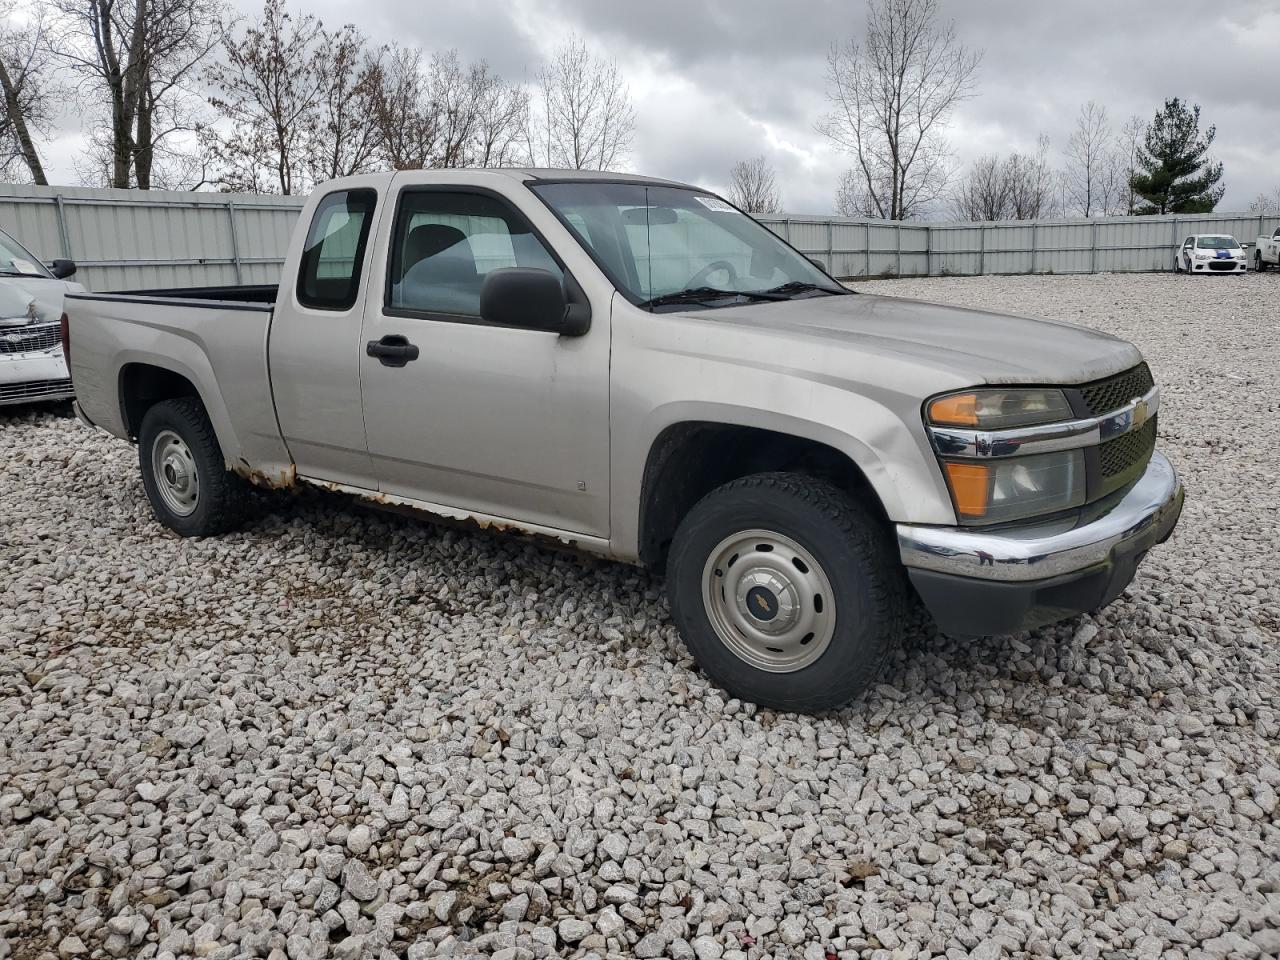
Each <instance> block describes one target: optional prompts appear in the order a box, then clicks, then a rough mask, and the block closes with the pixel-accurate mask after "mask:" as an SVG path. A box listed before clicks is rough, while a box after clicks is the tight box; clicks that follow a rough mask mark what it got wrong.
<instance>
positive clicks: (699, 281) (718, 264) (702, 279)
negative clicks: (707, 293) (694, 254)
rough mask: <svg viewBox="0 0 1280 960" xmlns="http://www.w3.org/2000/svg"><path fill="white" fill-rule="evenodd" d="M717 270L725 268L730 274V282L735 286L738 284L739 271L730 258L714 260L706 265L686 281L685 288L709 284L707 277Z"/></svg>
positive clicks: (689, 288)
mask: <svg viewBox="0 0 1280 960" xmlns="http://www.w3.org/2000/svg"><path fill="white" fill-rule="evenodd" d="M717 270H724V271H726V272H727V273H728V274H729V283H730V284H731V285H733V286H737V285H738V271H737V269H736V268H735V267H734V265H733V264H732V263H730V262H729V261H728V260H713V261H711V262H710V263H708V264H707V265H706V266H705V267H703V268H702V269H701V270H699V271H698V272H697V273H695V274H694V275H693V276H692V277H690V278H689V279H688V281H687V282H686V283H685V289H686V290H691V289H693V288H695V287H704V286H706V285H707V278H708V277H709V276H711V274H713V273H715V272H716V271H717Z"/></svg>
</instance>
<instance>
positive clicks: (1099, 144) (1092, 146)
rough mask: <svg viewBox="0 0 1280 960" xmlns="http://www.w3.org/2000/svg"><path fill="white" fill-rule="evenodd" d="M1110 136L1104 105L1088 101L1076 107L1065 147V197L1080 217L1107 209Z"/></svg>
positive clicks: (1111, 175) (1112, 179)
mask: <svg viewBox="0 0 1280 960" xmlns="http://www.w3.org/2000/svg"><path fill="white" fill-rule="evenodd" d="M1112 139H1113V138H1112V134H1111V122H1110V121H1109V120H1108V119H1107V108H1106V107H1104V106H1102V105H1101V104H1099V103H1098V102H1096V101H1094V100H1090V101H1089V102H1088V103H1086V104H1085V105H1084V106H1082V107H1081V108H1080V115H1079V117H1077V118H1076V129H1075V131H1074V132H1073V133H1072V134H1071V137H1070V139H1069V140H1067V150H1066V154H1067V169H1066V176H1067V191H1068V199H1069V200H1070V203H1071V206H1072V208H1073V209H1074V210H1075V211H1076V212H1077V213H1079V214H1080V215H1081V216H1084V217H1093V216H1097V215H1099V214H1106V213H1109V212H1110V210H1111V207H1112V203H1113V198H1112V196H1111V194H1112V192H1113V191H1114V189H1115V187H1116V179H1117V178H1116V175H1115V170H1114V164H1113V162H1112V151H1113V144H1112Z"/></svg>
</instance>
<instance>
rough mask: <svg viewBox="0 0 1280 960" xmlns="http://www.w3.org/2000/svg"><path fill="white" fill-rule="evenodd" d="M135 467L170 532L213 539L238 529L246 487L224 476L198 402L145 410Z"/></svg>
mask: <svg viewBox="0 0 1280 960" xmlns="http://www.w3.org/2000/svg"><path fill="white" fill-rule="evenodd" d="M138 464H139V466H140V467H141V468H142V486H143V487H144V489H145V490H146V491H147V499H148V500H150V501H151V510H152V512H153V513H155V516H156V519H157V520H159V521H160V522H161V523H163V524H164V525H165V526H166V527H168V528H169V529H170V530H172V531H174V533H177V534H179V535H181V536H184V537H212V536H217V535H218V534H220V533H226V532H228V531H230V530H233V529H235V528H236V527H237V526H238V525H239V523H240V521H241V516H242V511H243V508H244V505H245V502H246V499H247V493H248V490H247V487H248V485H247V484H246V483H245V481H243V480H241V479H240V478H239V477H237V476H236V475H235V474H233V473H230V472H228V471H227V468H226V462H225V461H224V460H223V458H222V448H221V447H220V446H219V445H218V438H217V436H216V435H215V434H214V432H213V424H212V423H210V422H209V416H208V414H206V413H205V410H204V405H203V404H201V403H200V401H199V400H194V399H190V398H184V399H181V400H162V401H161V402H160V403H157V404H155V405H154V406H152V407H151V408H150V409H149V410H147V412H146V414H145V415H144V416H143V418H142V427H141V429H140V430H139V431H138Z"/></svg>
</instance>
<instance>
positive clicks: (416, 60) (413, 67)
mask: <svg viewBox="0 0 1280 960" xmlns="http://www.w3.org/2000/svg"><path fill="white" fill-rule="evenodd" d="M379 79H380V83H379V87H378V91H377V93H376V96H375V100H374V106H373V112H374V122H375V123H376V124H377V127H378V135H379V141H380V144H381V151H382V155H383V158H384V160H385V162H386V163H387V164H389V165H390V166H391V168H392V169H393V170H421V169H423V168H424V167H429V166H431V161H432V157H433V155H434V152H435V144H436V138H437V137H438V136H439V123H440V118H439V115H438V112H437V111H436V109H435V108H434V105H433V104H432V102H431V98H430V96H429V95H428V83H427V79H426V74H425V73H424V71H423V67H422V52H421V51H420V50H418V49H416V48H410V47H393V48H392V49H391V52H390V54H389V56H387V57H386V58H385V59H384V61H383V64H382V66H381V68H380V71H379Z"/></svg>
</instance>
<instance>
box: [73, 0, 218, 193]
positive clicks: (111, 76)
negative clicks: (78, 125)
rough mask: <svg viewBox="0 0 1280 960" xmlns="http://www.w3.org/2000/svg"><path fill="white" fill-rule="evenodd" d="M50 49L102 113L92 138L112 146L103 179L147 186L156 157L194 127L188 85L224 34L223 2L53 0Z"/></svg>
mask: <svg viewBox="0 0 1280 960" xmlns="http://www.w3.org/2000/svg"><path fill="white" fill-rule="evenodd" d="M53 7H54V9H55V10H56V11H57V18H56V19H57V26H58V29H57V36H56V42H55V44H54V50H55V52H56V53H57V55H58V56H59V57H61V58H62V59H63V60H64V62H66V64H67V65H68V66H69V67H70V68H71V70H72V71H73V72H74V73H75V74H76V75H78V76H79V78H80V81H81V90H82V92H83V93H84V94H86V96H87V97H88V98H89V102H90V103H91V104H93V105H100V106H101V108H103V109H104V110H105V116H104V117H102V118H101V119H99V120H97V121H96V122H95V125H94V129H93V131H92V132H91V138H92V139H95V140H97V141H98V142H105V143H106V144H107V145H108V149H109V171H108V172H107V176H106V177H105V180H106V182H107V183H108V184H109V185H110V186H113V187H130V186H137V187H139V188H141V189H144V190H145V189H148V188H149V187H150V186H151V179H152V173H153V169H154V167H155V163H156V158H157V156H162V157H167V156H171V155H172V154H173V152H174V151H175V150H176V146H175V142H174V141H175V140H176V139H180V138H181V137H182V136H183V135H185V134H192V133H194V132H196V131H197V130H198V129H199V126H200V123H199V119H198V110H199V99H198V98H197V97H196V96H195V94H194V91H193V90H192V89H191V85H192V83H193V81H194V80H195V79H196V73H197V71H198V68H199V66H200V64H201V63H202V62H203V61H204V60H205V58H206V57H207V56H208V55H209V53H210V52H211V51H212V50H213V48H214V47H216V46H217V45H218V43H219V42H220V41H221V38H222V20H221V13H222V8H221V5H220V4H219V3H217V2H209V0H53Z"/></svg>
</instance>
